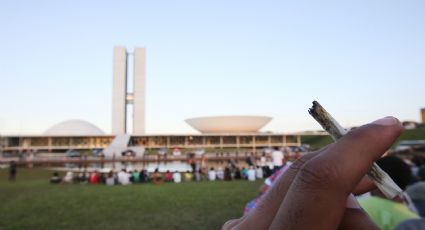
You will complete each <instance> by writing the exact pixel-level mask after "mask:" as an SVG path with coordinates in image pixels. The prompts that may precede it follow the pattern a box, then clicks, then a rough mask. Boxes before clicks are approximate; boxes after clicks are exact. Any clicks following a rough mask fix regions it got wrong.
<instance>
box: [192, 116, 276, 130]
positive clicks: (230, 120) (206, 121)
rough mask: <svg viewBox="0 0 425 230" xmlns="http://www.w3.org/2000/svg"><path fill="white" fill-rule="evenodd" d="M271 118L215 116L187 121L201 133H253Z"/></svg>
mask: <svg viewBox="0 0 425 230" xmlns="http://www.w3.org/2000/svg"><path fill="white" fill-rule="evenodd" d="M271 120H272V118H271V117H266V116H215V117H196V118H190V119H186V120H185V121H186V123H188V124H189V125H190V126H191V127H192V128H194V129H196V130H198V131H199V132H201V133H251V132H258V131H259V130H260V129H261V128H262V127H264V126H265V125H266V124H267V123H269V122H270V121H271Z"/></svg>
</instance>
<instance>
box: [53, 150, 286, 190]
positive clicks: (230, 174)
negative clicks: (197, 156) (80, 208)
mask: <svg viewBox="0 0 425 230" xmlns="http://www.w3.org/2000/svg"><path fill="white" fill-rule="evenodd" d="M245 163H246V165H247V167H241V168H240V167H238V166H237V164H236V162H235V161H234V160H229V161H228V162H227V166H226V167H224V169H223V168H222V167H218V168H217V169H215V168H214V167H210V168H209V169H208V168H206V167H201V166H200V165H196V164H195V161H189V164H190V165H191V166H192V170H191V171H189V170H188V171H186V172H179V171H174V172H172V171H169V170H167V171H166V172H159V170H158V169H156V170H155V171H154V172H148V170H146V169H141V170H128V169H122V170H120V171H113V170H111V171H110V172H108V173H102V172H100V171H93V172H79V173H74V172H72V171H69V172H67V173H66V175H65V176H64V177H63V178H61V177H60V176H59V173H58V172H55V173H53V176H52V177H51V179H50V182H51V183H53V184H58V183H67V184H72V183H89V184H106V185H129V184H135V183H149V182H152V183H156V184H162V183H164V182H174V183H181V182H182V181H197V182H200V181H216V180H218V181H220V180H222V181H231V180H248V181H255V180H257V179H263V178H265V177H268V176H270V175H271V174H272V173H273V172H274V171H276V170H278V169H279V168H281V167H282V166H283V165H284V164H285V156H284V152H283V151H281V150H280V149H278V148H275V149H274V150H273V151H270V152H268V153H266V152H264V153H263V154H262V155H261V157H258V158H255V157H254V155H253V154H250V155H249V156H248V157H247V158H246V160H245Z"/></svg>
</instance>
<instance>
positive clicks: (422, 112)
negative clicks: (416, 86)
mask: <svg viewBox="0 0 425 230" xmlns="http://www.w3.org/2000/svg"><path fill="white" fill-rule="evenodd" d="M421 117H422V123H424V124H425V108H422V109H421Z"/></svg>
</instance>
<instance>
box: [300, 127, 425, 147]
mask: <svg viewBox="0 0 425 230" xmlns="http://www.w3.org/2000/svg"><path fill="white" fill-rule="evenodd" d="M402 140H425V128H418V129H409V130H404V131H403V133H402V134H401V136H400V137H399V138H398V140H397V141H396V142H395V144H394V146H395V145H396V144H397V142H399V141H402ZM301 143H303V144H309V145H310V146H311V147H312V148H314V149H318V148H322V147H324V146H326V145H328V144H330V143H332V138H331V137H330V136H315V135H311V136H310V135H309V136H301Z"/></svg>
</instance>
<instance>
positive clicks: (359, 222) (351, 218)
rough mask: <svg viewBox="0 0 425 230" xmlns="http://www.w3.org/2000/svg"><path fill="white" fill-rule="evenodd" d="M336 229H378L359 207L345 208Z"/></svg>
mask: <svg viewBox="0 0 425 230" xmlns="http://www.w3.org/2000/svg"><path fill="white" fill-rule="evenodd" d="M338 229H343V230H351V229H353V230H362V229H365V230H369V229H371V230H373V229H379V227H378V226H377V225H376V224H375V223H374V222H373V221H372V220H371V219H370V217H369V216H368V215H367V213H365V211H363V210H362V209H359V208H355V209H354V208H347V209H345V212H344V216H343V217H342V220H341V223H340V225H339V228H338Z"/></svg>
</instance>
